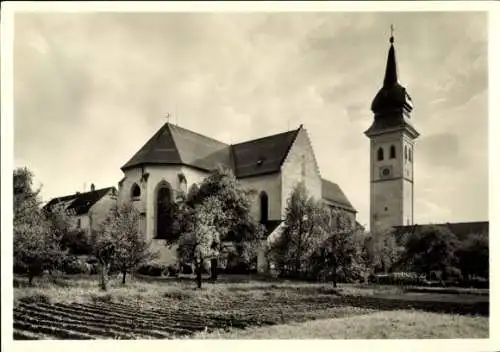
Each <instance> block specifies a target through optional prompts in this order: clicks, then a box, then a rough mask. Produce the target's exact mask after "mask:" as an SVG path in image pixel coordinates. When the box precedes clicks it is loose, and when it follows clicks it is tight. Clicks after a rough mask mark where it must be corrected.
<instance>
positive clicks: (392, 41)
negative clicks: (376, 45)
mask: <svg viewBox="0 0 500 352" xmlns="http://www.w3.org/2000/svg"><path fill="white" fill-rule="evenodd" d="M390 42H391V44H392V43H394V25H393V24H392V23H391V39H390Z"/></svg>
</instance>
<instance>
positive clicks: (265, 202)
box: [260, 191, 269, 224]
mask: <svg viewBox="0 0 500 352" xmlns="http://www.w3.org/2000/svg"><path fill="white" fill-rule="evenodd" d="M268 220H269V198H268V196H267V193H266V192H264V191H263V192H261V193H260V222H261V223H262V224H265V223H266V222H267V221H268Z"/></svg>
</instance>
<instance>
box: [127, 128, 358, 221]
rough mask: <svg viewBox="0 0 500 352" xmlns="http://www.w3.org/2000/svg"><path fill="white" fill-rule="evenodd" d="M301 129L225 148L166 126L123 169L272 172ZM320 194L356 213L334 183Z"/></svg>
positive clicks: (241, 173)
mask: <svg viewBox="0 0 500 352" xmlns="http://www.w3.org/2000/svg"><path fill="white" fill-rule="evenodd" d="M301 129H302V125H301V126H300V127H299V128H298V129H296V130H293V131H288V132H283V133H278V134H275V135H272V136H267V137H263V138H259V139H254V140H250V141H246V142H242V143H237V144H233V145H228V144H225V143H222V142H219V141H217V140H215V139H212V138H209V137H206V136H203V135H201V134H198V133H195V132H192V131H189V130H186V129H184V128H182V127H179V126H175V125H172V124H170V123H166V124H165V125H163V127H162V128H161V129H160V130H159V131H158V132H157V133H156V134H155V135H154V136H153V137H152V138H151V139H150V140H149V141H148V142H147V143H146V144H145V145H144V146H143V147H142V148H141V149H140V150H139V152H137V153H136V154H135V155H134V156H133V157H132V159H130V161H129V162H127V163H126V164H125V165H124V166H123V167H122V170H125V169H128V168H131V167H135V166H139V165H144V164H160V165H165V164H167V165H168V164H170V165H181V164H182V165H189V166H192V167H196V168H199V169H202V170H206V171H209V170H211V169H214V168H216V167H217V166H218V165H221V166H224V167H227V168H229V169H231V170H233V172H234V174H235V176H236V177H237V178H245V177H252V176H258V175H263V174H269V173H275V172H279V171H280V168H281V165H282V164H283V162H284V160H285V158H286V156H287V155H288V152H289V150H290V148H291V146H292V144H293V142H294V141H295V138H296V137H297V134H298V133H299V131H300V130H301ZM322 193H323V198H324V199H326V200H328V201H330V202H332V203H335V204H336V205H338V206H340V207H343V208H345V209H347V210H350V211H356V210H355V209H354V208H353V206H352V204H351V203H350V202H349V200H348V199H347V197H346V196H345V195H344V193H343V192H342V190H341V189H340V187H339V186H338V185H337V184H335V183H333V182H330V181H327V180H323V182H322Z"/></svg>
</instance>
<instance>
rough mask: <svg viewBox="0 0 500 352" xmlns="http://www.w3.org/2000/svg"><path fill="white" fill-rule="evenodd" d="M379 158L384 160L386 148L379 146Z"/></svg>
mask: <svg viewBox="0 0 500 352" xmlns="http://www.w3.org/2000/svg"><path fill="white" fill-rule="evenodd" d="M377 159H378V160H379V161H380V160H384V150H383V149H382V148H378V150H377Z"/></svg>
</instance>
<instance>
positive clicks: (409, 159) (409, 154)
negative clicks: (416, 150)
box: [408, 148, 412, 163]
mask: <svg viewBox="0 0 500 352" xmlns="http://www.w3.org/2000/svg"><path fill="white" fill-rule="evenodd" d="M411 160H412V150H411V148H408V161H409V162H410V163H411Z"/></svg>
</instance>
